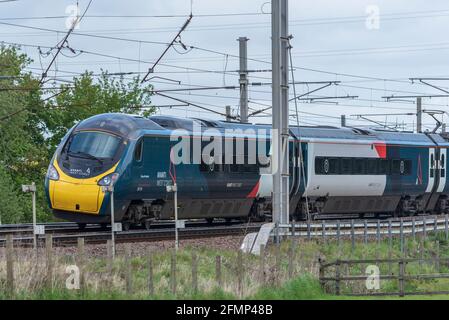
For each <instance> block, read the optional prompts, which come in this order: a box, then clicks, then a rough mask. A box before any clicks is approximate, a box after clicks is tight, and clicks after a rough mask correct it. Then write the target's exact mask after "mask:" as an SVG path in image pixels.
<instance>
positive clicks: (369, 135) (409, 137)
mask: <svg viewBox="0 0 449 320" xmlns="http://www.w3.org/2000/svg"><path fill="white" fill-rule="evenodd" d="M149 119H151V120H153V121H154V122H156V123H158V124H160V125H161V126H163V127H165V128H167V129H171V130H173V129H185V130H192V128H193V124H197V125H200V126H201V127H202V128H203V130H204V128H215V129H218V130H220V131H224V130H227V129H241V130H245V129H253V130H255V131H256V132H257V129H265V130H270V129H271V125H270V124H250V123H240V122H232V121H221V120H210V119H199V118H181V117H174V116H151V117H149ZM290 131H291V133H292V134H293V135H295V136H296V137H297V138H301V139H306V140H307V139H326V140H327V139H338V140H341V139H348V140H372V141H386V142H388V143H401V144H406V143H413V144H424V145H433V143H432V141H431V140H430V139H429V137H428V135H426V134H423V133H413V132H404V131H392V130H391V131H389V130H379V129H367V128H357V127H343V128H340V127H331V126H299V127H298V126H290ZM430 136H431V137H432V138H433V139H434V140H435V141H436V142H437V143H439V144H448V145H449V143H448V142H447V140H446V139H445V138H444V137H442V136H441V135H439V134H430Z"/></svg>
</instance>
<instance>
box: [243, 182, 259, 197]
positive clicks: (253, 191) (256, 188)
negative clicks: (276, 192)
mask: <svg viewBox="0 0 449 320" xmlns="http://www.w3.org/2000/svg"><path fill="white" fill-rule="evenodd" d="M259 185H260V180H259V181H257V183H256V185H255V186H254V188H253V190H251V192H250V193H249V194H248V195H247V196H246V197H247V198H255V197H256V196H257V193H258V192H259Z"/></svg>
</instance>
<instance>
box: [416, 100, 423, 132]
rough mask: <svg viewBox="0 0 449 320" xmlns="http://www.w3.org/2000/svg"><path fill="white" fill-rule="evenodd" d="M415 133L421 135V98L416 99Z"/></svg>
mask: <svg viewBox="0 0 449 320" xmlns="http://www.w3.org/2000/svg"><path fill="white" fill-rule="evenodd" d="M416 132H417V133H422V98H421V97H418V98H416Z"/></svg>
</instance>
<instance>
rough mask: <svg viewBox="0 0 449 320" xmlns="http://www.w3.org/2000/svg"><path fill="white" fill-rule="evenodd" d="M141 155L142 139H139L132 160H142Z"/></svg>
mask: <svg viewBox="0 0 449 320" xmlns="http://www.w3.org/2000/svg"><path fill="white" fill-rule="evenodd" d="M142 155H143V139H140V140H139V141H137V143H136V148H135V149H134V160H136V161H137V162H141V161H142Z"/></svg>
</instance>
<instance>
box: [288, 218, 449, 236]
mask: <svg viewBox="0 0 449 320" xmlns="http://www.w3.org/2000/svg"><path fill="white" fill-rule="evenodd" d="M280 227H281V234H283V235H295V236H299V237H306V238H313V237H326V236H327V237H345V236H349V237H357V236H364V237H373V236H374V237H377V238H380V237H382V236H395V235H407V234H412V235H415V234H417V233H427V232H432V231H433V232H437V231H444V232H445V233H446V237H449V216H448V215H437V216H417V217H406V218H390V219H384V220H381V219H378V220H355V219H354V220H349V221H348V220H343V221H342V220H336V221H335V220H333V221H325V220H323V221H321V222H302V223H293V224H288V225H280Z"/></svg>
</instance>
